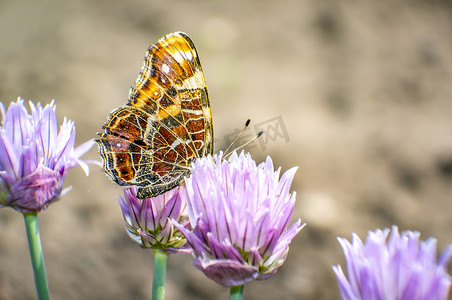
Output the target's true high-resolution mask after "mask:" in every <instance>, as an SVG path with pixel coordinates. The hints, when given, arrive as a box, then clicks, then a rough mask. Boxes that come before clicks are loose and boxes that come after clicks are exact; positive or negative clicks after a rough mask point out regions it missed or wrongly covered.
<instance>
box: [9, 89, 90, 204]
mask: <svg viewBox="0 0 452 300" xmlns="http://www.w3.org/2000/svg"><path fill="white" fill-rule="evenodd" d="M30 110H31V114H30V113H28V110H27V108H26V107H25V105H24V101H23V100H22V99H20V98H18V99H17V102H12V103H11V104H10V105H9V108H8V110H5V107H4V106H3V103H0V111H1V114H2V126H0V190H1V192H0V194H1V195H0V207H4V206H10V207H12V208H14V209H16V210H19V211H21V212H39V211H42V210H44V209H45V208H47V206H48V205H49V204H50V203H52V202H54V201H56V200H58V199H59V196H60V195H61V194H62V192H64V191H63V182H64V178H65V176H66V173H67V171H68V169H69V168H72V167H74V166H77V165H79V166H81V167H82V168H83V170H84V171H85V173H86V174H87V175H88V171H89V169H88V165H87V164H86V162H84V161H82V160H80V157H81V156H82V155H83V154H85V153H86V152H87V151H88V150H89V149H90V148H91V147H92V145H93V144H94V143H93V141H88V142H86V143H84V144H82V145H81V146H79V147H77V148H74V144H75V126H74V123H73V122H72V121H70V120H67V119H66V118H64V121H63V124H62V125H61V127H60V130H59V131H58V124H57V118H56V114H55V104H54V102H53V101H52V103H50V104H48V105H46V106H45V107H44V108H42V106H41V104H40V103H38V105H36V106H35V105H34V104H33V103H32V102H30Z"/></svg>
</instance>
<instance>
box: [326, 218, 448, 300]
mask: <svg viewBox="0 0 452 300" xmlns="http://www.w3.org/2000/svg"><path fill="white" fill-rule="evenodd" d="M388 234H389V229H388V228H386V229H384V230H379V229H378V230H376V231H374V232H369V235H368V236H367V239H366V242H365V243H364V244H363V243H362V242H361V240H360V239H359V237H358V236H357V235H356V234H353V240H352V243H350V242H349V241H347V240H346V239H344V238H338V240H339V243H340V244H341V246H342V248H343V250H344V253H345V260H346V264H347V273H348V279H347V278H346V276H345V275H344V272H343V271H342V269H341V267H340V266H339V265H337V266H333V270H334V272H335V273H336V276H337V280H338V284H339V289H340V291H341V294H342V298H343V299H345V300H352V299H353V300H359V299H363V300H367V299H372V300H374V299H375V300H379V299H381V300H385V299H390V300H444V299H447V297H448V294H449V289H450V286H451V277H450V276H449V274H448V273H447V265H448V263H449V259H450V257H451V255H452V245H449V246H448V247H447V248H446V249H445V250H444V251H443V252H442V253H441V255H440V257H439V259H438V260H437V259H436V239H434V238H429V239H428V240H426V241H420V240H419V238H420V233H419V232H416V231H404V232H402V233H401V234H399V232H398V229H397V227H396V226H393V227H392V230H391V234H390V235H389V238H388ZM386 240H387V241H386Z"/></svg>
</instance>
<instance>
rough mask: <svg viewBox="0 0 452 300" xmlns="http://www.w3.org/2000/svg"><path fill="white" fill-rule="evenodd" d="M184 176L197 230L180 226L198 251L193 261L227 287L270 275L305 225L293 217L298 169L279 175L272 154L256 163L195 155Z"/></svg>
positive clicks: (240, 157)
mask: <svg viewBox="0 0 452 300" xmlns="http://www.w3.org/2000/svg"><path fill="white" fill-rule="evenodd" d="M190 170H191V176H190V177H189V178H186V179H185V184H186V190H185V192H184V193H183V194H182V195H183V197H186V198H187V204H188V208H189V216H190V222H191V226H192V228H193V231H189V230H188V229H186V228H184V227H182V226H180V225H178V227H179V229H180V230H181V231H182V233H183V234H184V235H185V237H186V238H187V241H188V243H189V244H190V245H191V247H192V248H193V251H194V256H195V258H194V260H193V264H194V265H195V266H196V267H197V268H198V269H199V270H201V271H202V272H203V273H204V274H205V275H206V276H207V277H208V278H210V279H212V280H213V281H215V282H217V283H218V284H221V285H223V286H226V287H234V286H240V285H243V284H245V283H246V282H249V281H252V280H262V279H267V278H268V277H270V276H271V275H273V274H274V273H275V272H276V271H277V269H278V268H279V267H280V266H281V265H282V264H283V263H284V261H285V260H286V257H287V255H288V252H289V244H290V242H291V241H292V239H293V238H294V237H295V236H296V235H297V234H298V233H299V232H300V230H301V229H302V228H303V227H304V226H305V224H301V221H300V219H298V220H297V221H296V222H295V223H294V224H292V226H290V227H289V228H288V226H289V221H290V218H291V216H292V212H293V209H294V205H295V192H293V193H289V189H290V185H291V183H292V180H293V177H294V175H295V172H296V170H297V167H294V168H291V169H289V170H288V171H286V172H285V173H284V174H283V175H282V177H281V178H279V174H280V169H278V170H277V171H276V172H275V171H274V168H273V162H272V160H271V159H270V157H268V158H267V160H266V161H265V162H263V163H261V164H259V165H258V166H257V165H256V163H255V162H254V161H253V160H252V159H251V156H250V155H249V154H244V152H242V153H241V154H240V155H237V154H236V153H235V152H234V153H233V154H232V155H231V157H230V159H229V160H224V159H223V157H222V154H221V153H220V155H219V156H214V157H212V156H210V155H209V156H207V157H203V158H200V159H197V160H196V161H195V162H194V163H193V164H192V166H191V168H190Z"/></svg>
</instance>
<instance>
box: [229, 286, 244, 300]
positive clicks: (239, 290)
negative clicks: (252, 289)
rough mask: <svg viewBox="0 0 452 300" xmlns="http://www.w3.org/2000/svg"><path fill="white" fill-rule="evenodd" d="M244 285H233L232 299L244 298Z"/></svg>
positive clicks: (230, 296) (240, 299) (230, 297)
mask: <svg viewBox="0 0 452 300" xmlns="http://www.w3.org/2000/svg"><path fill="white" fill-rule="evenodd" d="M242 294H243V285H238V286H231V293H230V295H229V299H230V300H242Z"/></svg>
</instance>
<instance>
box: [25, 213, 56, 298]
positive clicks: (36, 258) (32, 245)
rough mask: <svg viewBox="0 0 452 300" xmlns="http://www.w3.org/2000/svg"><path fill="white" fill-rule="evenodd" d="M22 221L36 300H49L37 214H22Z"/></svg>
mask: <svg viewBox="0 0 452 300" xmlns="http://www.w3.org/2000/svg"><path fill="white" fill-rule="evenodd" d="M24 221H25V228H26V231H27V239H28V248H29V249H30V258H31V265H32V267H33V273H34V277H35V285H36V291H37V293H38V299H39V300H48V299H50V295H49V285H48V283H47V275H46V268H45V264H44V255H43V254H42V246H41V237H40V236H39V227H38V213H24Z"/></svg>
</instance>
